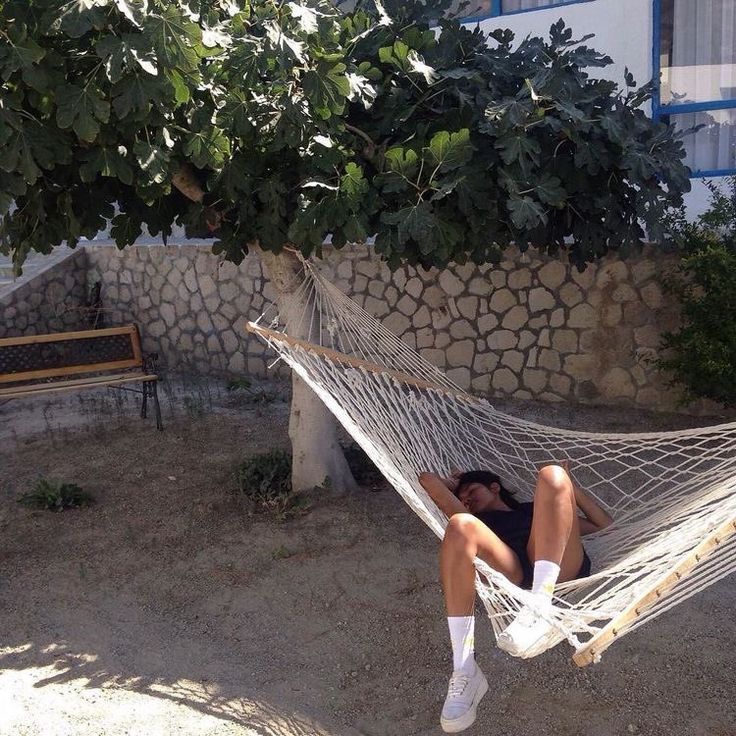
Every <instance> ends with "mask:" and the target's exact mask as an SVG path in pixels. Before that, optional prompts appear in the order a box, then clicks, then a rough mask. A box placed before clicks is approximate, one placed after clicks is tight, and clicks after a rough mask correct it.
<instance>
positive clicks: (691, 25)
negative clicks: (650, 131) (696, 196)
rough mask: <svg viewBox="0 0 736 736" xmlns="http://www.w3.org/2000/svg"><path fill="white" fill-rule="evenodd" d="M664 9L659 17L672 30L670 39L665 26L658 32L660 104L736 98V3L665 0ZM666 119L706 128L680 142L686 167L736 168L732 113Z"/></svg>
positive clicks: (734, 113) (734, 117) (735, 120)
mask: <svg viewBox="0 0 736 736" xmlns="http://www.w3.org/2000/svg"><path fill="white" fill-rule="evenodd" d="M663 5H669V7H668V8H663V16H665V17H667V16H668V15H669V17H671V18H672V26H671V38H668V37H667V36H668V35H670V28H668V27H667V24H665V26H664V27H663V28H662V34H663V36H662V49H661V51H662V57H661V58H662V80H661V81H662V86H661V101H662V104H664V105H667V104H678V103H680V104H683V103H688V102H709V101H713V100H736V0H664V3H663ZM667 11H669V12H667ZM673 112H675V111H674V110H673ZM671 119H672V121H673V122H674V123H675V124H676V125H677V126H678V127H680V128H689V127H691V126H693V125H699V124H705V127H704V128H703V129H702V130H701V131H699V132H698V133H696V134H694V135H691V136H688V138H686V140H685V146H686V148H687V150H688V165H689V166H690V168H692V169H693V170H695V171H712V170H723V169H734V168H736V132H735V130H736V110H734V109H729V110H712V111H708V112H700V113H691V114H687V115H673V116H672V118H671Z"/></svg>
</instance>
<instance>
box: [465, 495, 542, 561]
mask: <svg viewBox="0 0 736 736" xmlns="http://www.w3.org/2000/svg"><path fill="white" fill-rule="evenodd" d="M533 513H534V504H533V503H522V504H519V508H518V509H511V511H480V512H479V513H477V514H475V517H476V518H478V519H480V520H481V521H482V522H483V523H484V524H485V525H486V526H487V527H488V528H489V529H490V530H491V531H492V532H495V534H496V535H497V536H498V538H499V539H500V540H501V541H502V542H505V543H506V544H507V545H508V546H509V547H511V549H512V550H514V552H516V554H517V555H518V556H519V557H520V558H521V560H522V561H523V560H524V558H526V557H527V552H526V545H527V543H528V542H529V535H530V534H531V531H532V515H533Z"/></svg>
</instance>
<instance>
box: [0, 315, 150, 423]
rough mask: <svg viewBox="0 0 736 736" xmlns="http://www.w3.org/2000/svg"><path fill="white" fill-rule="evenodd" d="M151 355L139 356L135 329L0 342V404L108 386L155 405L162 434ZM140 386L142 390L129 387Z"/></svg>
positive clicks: (143, 409) (144, 410)
mask: <svg viewBox="0 0 736 736" xmlns="http://www.w3.org/2000/svg"><path fill="white" fill-rule="evenodd" d="M157 358H158V356H157V355H155V354H151V355H147V356H146V355H143V353H142V351H141V340H140V335H139V333H138V328H137V326H136V325H125V326H123V327H107V328H104V329H100V330H83V331H80V332H57V333H54V334H49V335H26V336H24V337H6V338H2V339H0V401H3V400H7V399H17V398H22V397H26V396H38V395H40V394H46V393H53V392H58V391H75V390H77V389H85V388H100V387H104V386H112V387H114V388H120V389H123V390H127V391H134V392H136V393H140V394H142V396H143V400H142V404H141V417H142V418H144V419H145V417H146V415H147V410H148V399H149V398H150V399H152V400H153V406H154V411H155V414H156V427H157V428H158V429H163V425H162V423H161V407H160V405H159V401H158V391H157V381H158V376H157V375H156V360H157ZM136 383H140V384H141V388H140V389H137V388H132V387H130V386H129V385H128V384H136Z"/></svg>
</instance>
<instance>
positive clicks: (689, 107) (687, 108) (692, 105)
mask: <svg viewBox="0 0 736 736" xmlns="http://www.w3.org/2000/svg"><path fill="white" fill-rule="evenodd" d="M734 107H736V100H709V101H708V102H683V103H677V102H675V103H671V104H667V105H660V106H659V113H660V115H678V114H679V115H684V114H685V113H688V112H708V110H730V109H731V108H734Z"/></svg>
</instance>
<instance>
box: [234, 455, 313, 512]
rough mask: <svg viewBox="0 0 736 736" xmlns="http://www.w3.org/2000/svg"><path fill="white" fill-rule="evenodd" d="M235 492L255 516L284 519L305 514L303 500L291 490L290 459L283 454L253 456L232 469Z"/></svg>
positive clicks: (289, 456)
mask: <svg viewBox="0 0 736 736" xmlns="http://www.w3.org/2000/svg"><path fill="white" fill-rule="evenodd" d="M235 479H236V483H237V487H238V490H239V491H240V492H241V493H243V494H244V495H245V496H246V498H247V499H248V500H249V501H250V504H251V507H252V509H253V510H254V511H255V512H260V513H271V514H274V515H275V516H278V517H281V518H284V517H287V516H291V515H293V514H295V513H297V512H299V511H302V510H304V506H305V504H304V500H305V499H304V497H303V496H301V495H300V494H297V493H294V491H293V490H292V487H291V455H290V454H289V453H288V452H284V451H283V450H271V451H269V452H265V453H261V454H259V455H254V456H253V457H250V458H248V459H247V460H245V461H244V462H242V463H241V464H240V465H238V466H237V468H236V469H235Z"/></svg>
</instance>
